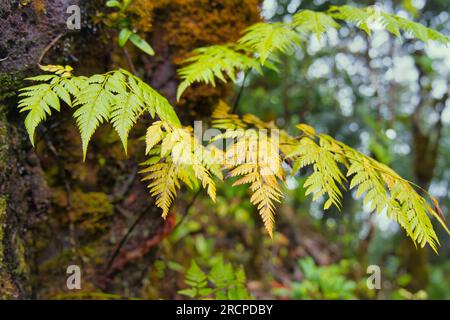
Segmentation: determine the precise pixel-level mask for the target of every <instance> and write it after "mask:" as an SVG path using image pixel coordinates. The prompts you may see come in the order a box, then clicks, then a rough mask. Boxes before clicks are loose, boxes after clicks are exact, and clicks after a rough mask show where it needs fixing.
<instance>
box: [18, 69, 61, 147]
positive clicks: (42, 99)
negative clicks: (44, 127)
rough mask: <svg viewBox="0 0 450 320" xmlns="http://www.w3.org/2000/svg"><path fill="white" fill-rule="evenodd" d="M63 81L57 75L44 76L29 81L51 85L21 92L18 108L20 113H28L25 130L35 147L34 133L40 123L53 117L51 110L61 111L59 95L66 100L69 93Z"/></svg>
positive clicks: (29, 88) (40, 85)
mask: <svg viewBox="0 0 450 320" xmlns="http://www.w3.org/2000/svg"><path fill="white" fill-rule="evenodd" d="M61 79H62V78H60V77H59V76H56V75H42V76H37V77H32V78H28V79H27V80H31V81H39V82H47V81H50V83H41V84H38V85H34V86H30V87H26V88H23V89H21V90H20V92H21V93H20V94H19V97H21V100H20V102H19V105H18V108H19V109H20V112H28V114H27V117H26V118H25V128H26V129H27V132H28V136H29V137H30V141H31V143H32V144H33V145H34V132H35V130H36V128H37V126H38V125H39V123H41V122H42V121H44V120H45V119H46V118H47V115H51V113H52V111H51V109H54V110H56V111H59V110H60V103H59V98H58V94H59V95H61V96H63V97H64V98H65V99H66V94H67V91H66V90H65V88H64V87H63V86H61V84H60V82H61ZM69 100H70V98H69ZM69 100H68V101H69ZM69 102H70V101H69Z"/></svg>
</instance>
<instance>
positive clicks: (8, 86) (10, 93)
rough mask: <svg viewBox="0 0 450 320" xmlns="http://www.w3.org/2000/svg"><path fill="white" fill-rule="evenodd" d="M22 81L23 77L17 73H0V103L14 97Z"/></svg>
mask: <svg viewBox="0 0 450 320" xmlns="http://www.w3.org/2000/svg"><path fill="white" fill-rule="evenodd" d="M22 81H23V76H22V75H21V74H19V73H0V101H1V100H4V99H6V98H11V97H14V96H15V95H16V94H17V92H16V91H17V89H18V88H19V87H20V83H21V82H22Z"/></svg>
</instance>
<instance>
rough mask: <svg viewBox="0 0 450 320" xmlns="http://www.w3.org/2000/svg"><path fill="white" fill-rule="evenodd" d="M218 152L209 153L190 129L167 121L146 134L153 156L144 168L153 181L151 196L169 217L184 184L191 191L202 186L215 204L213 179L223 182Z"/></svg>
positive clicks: (210, 150) (145, 178)
mask: <svg viewBox="0 0 450 320" xmlns="http://www.w3.org/2000/svg"><path fill="white" fill-rule="evenodd" d="M214 152H217V150H214V149H207V148H205V147H204V146H203V145H201V144H200V142H199V141H198V140H197V139H196V138H195V137H194V136H193V133H192V130H191V129H190V128H179V127H175V126H173V125H171V124H169V123H167V122H165V121H157V122H155V123H153V124H152V125H151V126H150V127H149V128H148V129H147V134H146V154H148V155H149V156H151V157H150V158H149V160H148V161H146V162H145V163H144V165H149V167H148V168H146V169H144V170H142V171H141V172H142V173H144V174H146V175H145V177H144V180H151V183H150V184H149V186H148V187H149V189H150V194H151V195H152V196H155V197H156V199H157V200H156V205H157V206H158V207H160V208H161V209H162V210H163V217H165V216H166V215H167V213H168V211H169V208H170V206H171V205H172V202H173V199H174V198H175V195H176V191H177V189H180V188H181V184H180V182H183V183H184V184H185V185H187V186H188V187H189V188H191V189H193V188H196V187H197V186H198V185H199V183H200V185H201V186H202V187H203V188H204V189H206V191H207V193H208V195H209V197H210V198H211V199H212V200H213V201H215V199H216V185H215V182H214V180H213V176H216V177H218V178H219V179H222V178H223V177H222V172H221V170H220V162H216V161H218V160H217V159H216V155H215V154H214Z"/></svg>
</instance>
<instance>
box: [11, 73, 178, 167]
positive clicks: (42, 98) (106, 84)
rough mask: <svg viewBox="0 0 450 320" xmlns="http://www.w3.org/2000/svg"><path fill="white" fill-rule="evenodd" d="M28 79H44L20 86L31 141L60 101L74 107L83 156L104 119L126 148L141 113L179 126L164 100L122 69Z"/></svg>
mask: <svg viewBox="0 0 450 320" xmlns="http://www.w3.org/2000/svg"><path fill="white" fill-rule="evenodd" d="M28 80H31V81H38V82H44V83H41V84H38V85H34V86H31V87H26V88H24V89H21V92H22V93H21V94H20V95H19V96H21V97H22V99H21V101H20V102H19V106H18V107H19V108H20V111H21V112H26V111H28V114H27V117H26V118H25V126H26V129H27V131H28V134H29V136H30V140H31V141H32V142H34V132H35V129H36V127H37V126H38V125H39V123H40V122H42V121H43V120H45V119H46V117H47V115H50V114H51V109H54V110H56V111H60V100H62V101H64V102H65V103H66V104H67V105H69V106H72V107H73V109H75V111H74V114H73V116H74V118H75V119H76V122H77V126H78V128H79V131H80V134H81V140H82V144H83V156H84V158H85V157H86V152H87V148H88V144H89V141H90V139H91V137H92V135H93V134H94V132H95V130H96V129H97V127H98V126H99V125H100V124H101V123H103V122H110V123H111V124H112V125H113V127H114V129H115V130H116V131H117V133H118V135H119V137H120V138H121V140H122V143H123V146H124V148H125V150H126V149H127V138H128V133H129V131H130V129H131V127H132V126H133V125H134V123H135V122H136V120H137V118H138V117H139V116H141V115H142V114H143V113H144V112H148V113H150V114H151V116H152V117H154V116H155V115H158V116H159V117H160V118H161V119H162V120H164V121H166V122H168V123H170V124H171V125H173V126H175V127H178V126H180V121H179V120H178V117H177V115H176V114H175V112H174V111H173V109H172V106H171V105H170V104H169V102H168V101H167V99H165V98H164V97H163V96H161V95H160V94H159V93H157V92H156V91H155V90H153V89H152V88H151V87H150V86H149V85H147V84H146V83H145V82H143V81H142V80H140V79H139V78H137V77H135V76H134V75H132V74H131V73H129V72H128V71H125V70H123V69H120V70H117V71H111V72H108V73H105V74H102V75H93V76H91V77H75V76H72V75H63V76H59V75H42V76H37V77H33V78H29V79H28ZM47 82H48V83H47Z"/></svg>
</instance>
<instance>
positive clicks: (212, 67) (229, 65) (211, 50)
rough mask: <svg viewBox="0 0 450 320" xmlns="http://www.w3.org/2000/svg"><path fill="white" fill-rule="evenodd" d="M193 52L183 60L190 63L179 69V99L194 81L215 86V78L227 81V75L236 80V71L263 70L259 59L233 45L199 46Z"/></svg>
mask: <svg viewBox="0 0 450 320" xmlns="http://www.w3.org/2000/svg"><path fill="white" fill-rule="evenodd" d="M192 53H193V56H192V57H190V58H188V59H186V60H185V61H184V62H183V63H186V64H188V65H187V66H185V67H183V68H181V69H179V70H178V75H179V76H180V78H181V80H182V81H181V83H180V85H179V86H178V91H177V99H178V100H179V99H180V97H181V95H182V94H183V92H184V91H185V90H186V89H187V88H188V87H189V86H190V85H192V84H193V83H194V82H203V83H206V84H211V85H212V86H215V85H216V80H215V78H218V79H220V80H222V81H223V82H226V81H227V79H226V78H225V77H228V78H229V79H230V80H231V81H233V82H235V81H236V73H237V72H239V71H245V70H248V69H255V70H257V71H258V72H261V67H260V65H259V63H258V61H257V60H255V59H254V58H252V57H250V56H248V55H247V54H246V53H245V52H239V51H237V49H236V48H234V47H233V46H226V45H216V46H210V47H205V48H198V49H196V50H194V51H193V52H192Z"/></svg>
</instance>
